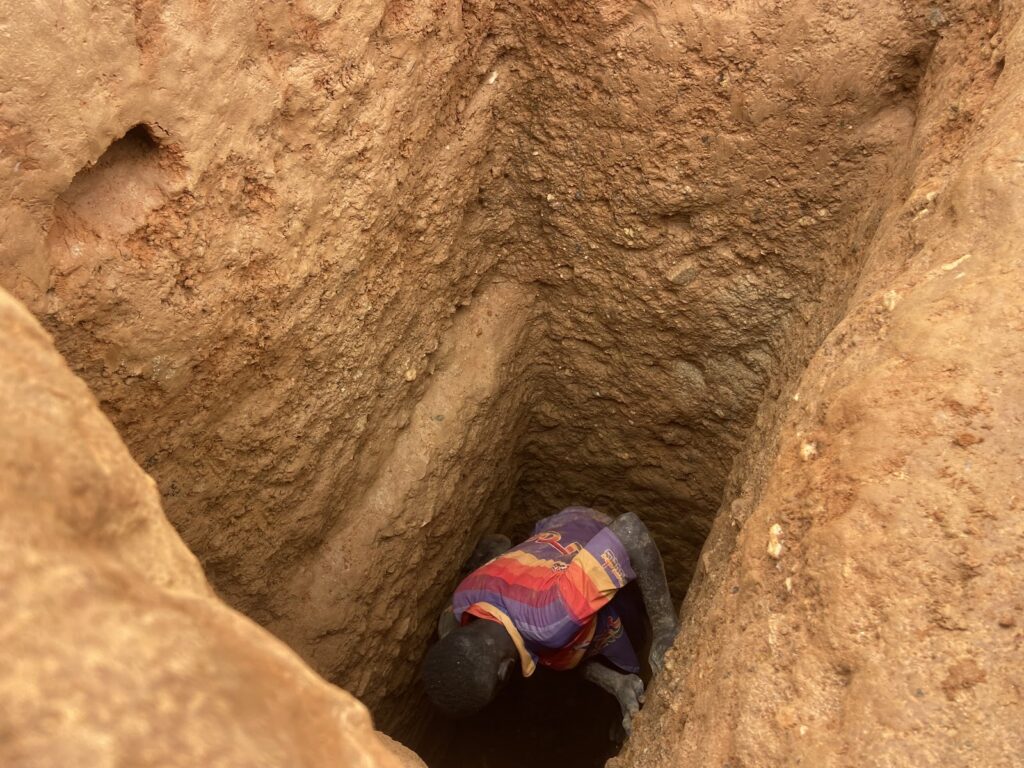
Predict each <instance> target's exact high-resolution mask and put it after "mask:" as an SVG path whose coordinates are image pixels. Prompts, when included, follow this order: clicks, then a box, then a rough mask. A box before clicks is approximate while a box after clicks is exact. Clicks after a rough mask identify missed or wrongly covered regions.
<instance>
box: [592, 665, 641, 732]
mask: <svg viewBox="0 0 1024 768" xmlns="http://www.w3.org/2000/svg"><path fill="white" fill-rule="evenodd" d="M581 674H582V675H583V679H584V680H589V681H590V682H592V683H594V684H595V685H597V686H598V687H599V688H601V689H602V690H605V691H607V692H608V693H610V694H611V695H612V696H614V697H615V698H616V699H617V700H618V702H619V708H620V709H621V710H622V728H623V730H625V731H626V735H627V736H629V734H630V733H632V732H633V715H635V714H636V713H637V712H639V711H640V705H641V704H643V703H644V681H643V680H641V679H640V678H639V677H638V676H637V675H629V674H626V673H625V672H617V671H615V670H614V669H612V668H610V667H606V666H605V665H604V664H601V663H600V662H598V661H588V662H586V663H585V664H584V665H583V669H582V670H581Z"/></svg>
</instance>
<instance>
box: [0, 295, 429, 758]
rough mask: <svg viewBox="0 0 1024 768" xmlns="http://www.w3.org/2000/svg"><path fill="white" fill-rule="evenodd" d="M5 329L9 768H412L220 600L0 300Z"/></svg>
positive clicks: (37, 337) (0, 683)
mask: <svg viewBox="0 0 1024 768" xmlns="http://www.w3.org/2000/svg"><path fill="white" fill-rule="evenodd" d="M0 326H2V328H3V333H4V336H3V339H4V343H3V344H2V345H0V399H2V401H3V403H4V405H5V407H4V408H3V409H2V411H0V434H2V435H3V439H2V440H0V510H2V512H3V513H2V515H0V584H2V585H3V589H0V611H2V613H3V616H4V621H3V625H2V629H0V701H2V702H3V707H2V708H0V733H3V738H2V739H0V763H2V764H3V765H5V766H10V767H11V768H22V767H24V768H29V766H31V767H32V768H43V767H45V766H54V768H57V766H69V765H83V766H84V765H132V766H196V765H210V766H284V765H290V766H298V765H302V766H325V768H326V766H337V765H365V766H381V768H385V766H387V767H392V766H393V767H394V768H398V766H400V765H404V766H409V765H416V764H417V763H418V761H417V762H410V761H409V759H408V756H405V758H404V760H405V762H400V760H399V757H398V756H397V755H398V754H400V753H399V752H398V751H397V750H395V752H394V754H393V751H392V748H390V747H389V746H386V745H385V744H384V742H382V741H381V740H379V739H378V738H377V737H376V736H375V735H374V731H373V727H372V725H371V722H370V717H369V714H368V713H367V711H366V708H365V707H363V706H362V705H361V704H359V703H358V702H357V701H356V700H355V699H353V698H352V697H351V696H349V695H348V694H346V693H344V692H343V691H340V690H339V689H337V688H335V687H333V686H331V685H328V684H327V683H325V682H324V681H323V680H322V679H320V678H318V677H317V676H316V675H315V674H314V673H313V672H312V671H311V670H310V669H309V668H308V667H307V666H306V665H305V664H304V663H303V662H302V661H301V660H300V659H299V658H298V657H297V656H296V655H295V654H294V653H293V652H292V651H290V650H289V649H287V648H286V647H285V646H284V645H283V644H282V643H281V642H280V641H279V640H277V639H275V638H273V637H272V636H270V635H269V634H268V633H267V632H266V631H264V630H262V629H260V628H259V627H257V626H256V625H255V624H254V623H253V622H252V621H251V620H249V619H247V618H245V617H243V616H241V615H240V614H238V613H236V612H235V611H233V610H231V609H230V608H228V607H227V606H225V605H224V604H223V603H222V602H221V601H220V600H218V599H217V598H216V597H214V595H213V593H212V591H211V590H210V588H209V586H208V585H207V583H206V581H205V579H204V578H203V575H202V571H201V569H200V567H199V563H198V562H197V561H196V559H195V557H194V556H193V555H191V554H190V553H189V551H188V550H187V548H186V547H185V545H184V544H183V543H182V542H181V540H180V539H179V538H178V536H177V534H176V533H175V532H174V530H173V529H172V528H171V526H170V524H169V523H168V522H167V520H166V518H165V517H164V516H163V512H162V510H161V509H160V501H159V498H158V495H157V491H156V486H155V483H153V481H152V480H151V479H150V478H149V477H148V476H147V475H146V474H145V473H144V472H142V470H141V469H139V467H138V466H137V465H136V464H135V463H134V462H133V461H132V459H131V457H130V456H129V455H128V451H127V449H126V448H125V446H124V444H123V443H122V442H121V440H120V439H119V438H118V436H117V433H116V432H115V431H114V428H113V426H111V424H110V422H109V421H107V419H106V418H105V417H104V416H103V415H102V414H101V413H100V411H99V408H98V407H97V405H96V401H95V398H94V397H93V396H92V395H91V394H90V393H89V391H88V389H87V388H86V386H85V385H84V384H83V383H82V382H81V381H80V380H78V379H77V378H76V377H75V376H74V375H73V374H72V373H71V372H70V371H69V370H68V368H67V366H66V364H65V363H64V361H63V360H62V359H61V357H60V355H58V354H57V352H56V351H55V350H54V349H53V347H52V345H51V343H50V340H49V339H48V338H47V336H46V334H45V333H44V332H43V331H42V329H41V328H40V327H39V325H38V324H37V323H36V321H35V320H33V319H32V317H31V316H30V315H29V313H28V311H27V310H26V309H25V308H24V307H22V306H21V305H19V304H18V303H17V302H16V301H14V300H13V299H12V298H11V297H10V296H9V295H8V294H7V293H6V292H3V291H0ZM418 764H420V765H422V763H418Z"/></svg>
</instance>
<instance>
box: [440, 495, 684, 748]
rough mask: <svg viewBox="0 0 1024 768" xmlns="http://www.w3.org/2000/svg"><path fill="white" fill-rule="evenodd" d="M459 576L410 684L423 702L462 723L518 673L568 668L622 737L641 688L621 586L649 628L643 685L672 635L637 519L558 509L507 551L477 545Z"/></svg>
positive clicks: (671, 618)
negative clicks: (416, 684) (615, 714)
mask: <svg viewBox="0 0 1024 768" xmlns="http://www.w3.org/2000/svg"><path fill="white" fill-rule="evenodd" d="M469 570H470V572H469V573H468V575H466V577H465V578H464V579H463V580H462V582H461V583H460V584H459V586H458V587H457V588H456V590H455V592H454V594H453V595H452V600H451V604H450V605H449V606H448V607H447V608H446V609H445V611H444V612H443V613H442V614H441V617H440V619H439V621H438V637H439V639H438V641H437V642H436V643H435V644H434V645H433V646H431V648H430V649H429V651H428V652H427V655H426V658H425V660H424V664H423V669H422V674H421V679H422V682H423V686H424V689H425V690H426V693H427V696H428V698H429V699H430V700H431V701H432V702H433V704H434V705H435V706H436V707H437V708H438V709H440V710H442V711H443V712H445V713H446V714H448V715H450V716H453V717H463V716H467V715H470V714H473V713H475V712H477V711H479V710H480V709H482V708H483V707H484V706H486V705H487V704H488V703H490V702H491V701H492V700H493V699H494V697H495V696H496V695H497V693H498V692H499V690H500V689H501V687H502V686H503V684H504V683H505V682H506V681H507V680H508V679H509V678H510V676H511V675H512V673H513V671H514V670H515V668H516V667H517V666H518V668H519V670H520V672H521V673H522V675H523V676H524V677H529V676H531V675H532V674H533V673H534V671H535V670H536V668H537V665H538V664H540V665H543V666H545V667H548V668H550V669H553V670H571V669H579V670H580V671H581V673H582V674H583V676H584V677H585V678H586V679H587V680H589V681H591V682H593V683H595V684H596V685H598V686H599V687H601V688H602V689H604V690H605V691H607V692H608V693H610V694H611V695H613V696H614V697H615V698H616V699H617V700H618V702H619V706H620V708H621V710H622V726H623V729H624V730H625V732H626V734H627V735H628V734H629V733H630V732H631V729H632V718H633V716H634V715H635V714H636V713H637V712H638V711H639V710H640V705H641V704H642V703H643V697H644V684H643V680H642V679H641V677H640V672H641V667H640V663H639V657H638V655H637V651H636V647H637V645H638V640H637V638H636V635H635V633H634V636H633V638H632V639H631V637H630V632H628V631H627V629H628V628H629V627H630V624H631V623H632V622H631V621H630V613H631V608H633V607H634V606H633V605H631V600H630V596H631V593H632V592H635V590H632V589H627V585H629V584H630V583H631V582H633V581H634V580H635V582H636V584H637V585H638V586H639V592H640V597H641V598H642V601H643V609H644V610H645V611H646V614H647V618H648V619H649V621H650V628H651V635H652V640H651V645H650V652H649V654H648V660H649V663H650V667H651V671H652V674H653V675H657V674H658V673H659V672H660V671H661V669H662V667H663V665H664V659H665V653H666V651H667V650H668V649H669V648H670V647H671V645H672V641H673V640H674V638H675V634H676V628H677V622H676V614H675V610H674V608H673V606H672V600H671V597H670V596H669V591H668V583H667V581H666V579H665V568H664V565H663V563H662V560H661V555H660V554H659V552H658V548H657V546H656V545H655V544H654V540H653V539H652V538H651V535H650V532H649V531H648V530H647V527H646V526H645V525H644V524H643V522H641V520H640V518H639V517H637V516H636V515H635V514H633V513H626V514H624V515H621V516H619V517H618V518H615V519H612V518H611V517H609V516H607V515H605V514H603V513H601V512H598V511H597V510H594V509H590V508H587V507H567V508H566V509H563V510H562V511H561V512H559V513H558V514H556V515H553V516H551V517H547V518H545V519H543V520H541V521H540V522H538V523H537V525H536V526H535V527H534V529H533V535H532V536H530V538H529V539H527V540H526V541H525V542H523V543H522V544H520V545H518V546H516V547H512V546H511V541H510V540H509V539H508V538H507V537H504V536H496V535H489V536H485V537H484V538H483V539H482V540H481V542H480V544H479V545H478V546H477V548H476V550H475V552H474V554H473V556H472V557H471V558H470V561H469ZM634 613H636V611H634Z"/></svg>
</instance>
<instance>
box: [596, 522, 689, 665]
mask: <svg viewBox="0 0 1024 768" xmlns="http://www.w3.org/2000/svg"><path fill="white" fill-rule="evenodd" d="M608 527H609V528H610V529H611V530H612V532H614V533H615V535H616V536H617V537H618V538H619V540H620V541H621V542H622V544H623V546H625V548H626V552H627V554H628V555H629V562H630V564H631V565H632V566H633V572H634V573H636V580H637V583H638V584H639V585H640V594H641V595H642V596H643V599H644V608H645V609H646V611H647V618H649V619H650V621H651V629H652V630H653V632H654V640H653V642H652V643H651V655H650V662H651V669H652V671H653V672H654V674H655V675H657V674H659V673H660V672H661V669H662V667H663V666H664V663H665V653H666V651H668V649H669V648H671V647H672V642H673V641H674V640H675V637H676V628H677V620H676V611H675V608H674V607H673V606H672V597H671V596H670V595H669V591H668V580H667V579H666V578H665V565H664V564H663V563H662V561H661V553H659V552H658V547H657V545H656V544H655V543H654V539H652V538H651V533H650V531H648V530H647V526H646V525H644V524H643V522H642V521H641V520H640V518H639V517H637V516H636V515H635V514H634V513H632V512H627V513H626V514H624V515H620V516H619V517H618V518H616V519H615V522H613V523H612V524H611V525H610V526H608Z"/></svg>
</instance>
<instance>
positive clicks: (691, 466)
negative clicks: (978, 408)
mask: <svg viewBox="0 0 1024 768" xmlns="http://www.w3.org/2000/svg"><path fill="white" fill-rule="evenodd" d="M992 14H994V9H988V7H987V6H983V5H978V6H977V7H975V5H973V4H972V5H969V6H966V7H959V6H954V5H953V4H945V5H942V4H938V5H935V6H929V7H924V6H922V7H920V8H912V9H908V8H907V7H906V6H905V5H904V4H902V3H895V2H892V3H888V2H882V3H875V4H872V5H871V6H870V7H859V6H852V5H851V6H849V7H847V6H842V7H838V6H836V7H833V6H827V7H826V6H822V5H819V4H814V3H795V4H794V3H787V4H781V3H756V4H755V3H744V4H740V5H736V4H730V3H712V4H710V5H708V4H705V5H701V6H692V5H689V4H682V3H672V4H668V5H664V6H661V5H659V6H657V7H654V6H644V5H633V4H627V3H619V2H603V3H599V4H597V5H593V4H582V3H570V4H568V5H566V4H560V5H558V6H557V7H554V6H552V4H550V3H530V2H520V3H516V4H513V5H511V6H508V7H502V8H496V7H495V6H494V5H493V4H491V3H446V4H441V5H438V6H436V7H430V8H427V7H425V6H422V4H416V3H401V2H393V3H388V4H384V3H371V2H366V3H360V4H355V5H351V4H348V5H344V6H335V5H334V4H331V3H323V2H318V3H312V2H311V3H305V4H293V5H288V6H283V7H281V8H278V9H272V8H263V7H260V8H258V9H256V10H252V9H248V8H241V7H238V8H233V7H220V8H198V7H195V6H193V5H191V4H188V3H168V4H159V5H158V4H149V3H140V4H137V5H136V6H134V7H133V8H132V9H130V8H127V7H121V6H120V5H117V4H106V5H101V6H98V7H97V9H94V10H93V11H92V12H91V13H88V12H86V11H85V10H71V11H68V12H67V13H64V14H62V15H61V19H60V21H61V23H60V24H58V25H55V24H53V23H52V22H53V21H54V19H48V18H47V17H46V15H45V13H43V14H20V15H18V16H17V17H16V18H15V19H14V20H13V21H12V23H13V24H14V25H16V28H14V29H13V32H14V33H15V34H17V35H18V36H19V37H20V38H21V39H24V40H28V41H32V43H31V46H30V51H31V54H32V61H33V62H35V64H34V69H31V70H30V68H28V67H27V66H26V61H27V60H26V59H24V58H19V56H20V54H19V53H17V52H14V51H7V52H5V54H4V55H5V56H7V57H8V58H9V59H10V60H9V61H5V62H4V64H5V66H6V69H5V71H19V72H22V73H25V77H23V78H22V79H21V80H19V81H18V82H17V84H16V87H15V88H14V89H13V91H12V98H10V99H8V100H6V101H5V104H4V106H3V110H4V111H3V113H2V114H0V120H2V125H3V126H4V127H5V132H4V134H3V136H4V141H5V146H8V147H10V148H11V149H12V150H13V151H11V152H5V154H4V155H3V156H2V157H0V164H2V165H0V170H2V172H3V175H4V178H5V179H7V184H8V186H9V189H10V191H11V197H10V200H9V202H8V203H7V204H6V205H5V207H4V210H3V213H4V217H3V218H4V221H3V225H2V226H3V227H4V237H3V242H4V246H3V247H4V250H5V257H9V258H5V261H4V266H3V271H2V272H0V280H2V281H3V285H4V286H5V287H7V288H9V289H11V290H12V291H13V292H14V293H15V294H16V295H17V296H18V297H19V298H21V299H22V300H23V301H25V302H26V304H28V306H29V307H30V308H31V309H32V310H33V311H34V312H35V313H36V315H37V316H38V317H40V318H41V319H42V320H43V322H44V324H45V325H46V327H47V328H48V329H49V330H50V331H51V332H52V333H53V334H54V337H55V339H56V342H57V345H58V348H59V349H60V350H61V352H62V353H63V354H64V355H65V356H66V357H67V359H68V360H69V361H70V363H71V364H72V366H73V368H74V370H75V371H76V372H77V373H78V374H79V375H81V376H82V377H83V378H84V379H85V380H86V381H87V382H88V384H89V386H90V387H91V388H92V389H93V391H94V392H96V394H97V396H98V397H99V398H100V401H101V404H102V406H103V408H104V410H105V411H106V413H107V414H108V415H109V416H110V417H111V419H112V420H113V421H114V423H115V424H116V426H117V427H118V429H119V431H120V432H121V433H122V435H123V436H124V438H125V440H126V442H127V444H128V446H129V448H130V449H131V451H132V454H133V456H134V457H135V458H136V459H137V460H138V461H139V463H140V464H141V465H142V466H143V467H144V468H145V469H146V470H147V471H148V472H150V473H151V474H152V475H153V477H154V478H155V479H156V481H157V483H158V484H159V487H160V490H161V494H162V497H163V499H164V504H165V508H166V511H167V514H168V517H169V518H170V519H171V521H172V522H173V523H174V525H175V526H176V528H177V529H178V531H179V532H180V533H181V535H182V537H183V538H184V539H185V541H186V542H187V543H188V545H189V547H190V548H191V549H192V550H193V551H194V552H195V553H196V554H197V555H198V556H199V558H200V560H201V561H202V563H203V566H204V568H205V570H206V573H207V575H208V577H209V578H210V580H211V582H212V583H213V585H214V587H215V588H216V590H217V591H218V593H219V594H220V595H221V596H222V597H223V598H224V599H225V600H226V601H228V602H229V603H230V604H231V605H233V606H235V607H237V608H238V609H240V610H242V611H243V612H245V613H246V614H248V615H249V616H251V617H253V618H254V619H256V620H257V621H258V622H260V623H261V624H263V625H264V626H266V627H268V628H269V629H271V630H272V631H273V632H274V633H275V634H277V635H278V636H279V637H281V638H282V639H284V640H285V641H286V642H288V643H289V644H290V645H291V646H292V647H293V648H295V649H296V650H297V651H298V652H299V653H300V654H301V655H302V656H303V657H304V658H305V659H306V660H307V661H309V662H310V664H311V665H312V666H313V667H314V668H315V669H316V670H317V671H319V672H320V673H321V674H323V675H325V676H326V677H328V679H330V680H332V681H335V682H338V683H339V684H341V685H343V686H345V687H346V688H347V689H348V690H350V691H352V692H353V693H355V694H356V695H357V696H359V697H360V698H361V699H362V700H364V701H365V702H366V703H368V704H369V705H370V706H371V708H372V709H374V710H375V712H376V713H377V714H378V715H379V716H381V717H382V718H383V719H384V720H385V721H387V722H395V723H397V722H400V721H401V719H402V717H403V715H404V714H405V712H404V711H403V707H402V704H401V702H403V701H404V700H406V698H407V697H406V695H405V694H406V692H407V691H408V689H409V685H410V684H411V682H412V680H413V677H414V674H415V669H416V665H417V663H418V660H419V658H420V656H421V654H422V651H423V649H424V647H425V644H426V642H427V641H428V638H429V634H430V630H431V626H432V617H433V616H434V615H435V614H436V611H437V610H438V608H439V606H440V604H441V603H442V601H443V599H444V596H445V593H446V592H447V590H448V589H450V587H451V586H452V581H453V579H454V574H455V569H456V568H457V567H458V564H459V563H460V562H461V560H462V558H463V557H464V556H465V554H466V552H467V551H468V549H469V548H470V547H471V546H472V543H473V541H474V540H475V537H476V536H477V535H478V534H479V533H482V532H484V531H485V530H488V529H491V528H494V527H504V528H506V529H507V530H511V531H517V530H522V529H523V528H524V527H525V526H526V525H527V524H528V521H529V520H530V519H531V518H534V517H536V516H538V515H540V514H543V513H544V512H546V511H549V510H551V509H554V508H557V507H558V506H561V505H564V504H566V503H569V502H582V503H589V504H593V505H597V506H600V507H602V508H604V509H607V510H609V511H613V512H620V511H625V510H634V511H637V512H638V513H640V514H641V516H642V517H644V519H645V520H646V521H647V522H648V523H649V525H650V526H651V528H652V529H653V531H654V532H655V535H656V537H657V538H658V541H659V545H660V546H661V548H662V549H663V551H664V553H665V556H666V560H667V562H668V563H669V566H670V571H671V576H672V587H673V591H674V593H675V594H676V596H677V597H678V598H680V599H681V598H682V596H683V595H684V594H685V592H686V589H687V586H688V584H689V583H690V581H691V579H692V577H693V574H694V573H695V570H696V569H697V563H698V554H699V552H700V550H701V547H702V545H703V543H704V540H705V537H706V536H707V534H708V532H709V531H710V530H711V526H712V522H713V520H714V519H715V515H716V513H717V511H718V509H719V506H720V504H721V502H722V499H723V496H724V497H725V498H726V502H727V503H729V504H731V502H732V500H733V499H734V498H735V497H737V496H739V492H738V490H737V489H738V488H739V487H740V486H742V482H743V479H744V477H745V476H746V475H747V474H749V473H753V474H756V473H757V472H758V471H763V470H761V469H759V465H758V463H757V462H756V461H750V460H746V459H749V457H750V455H751V454H750V453H749V452H750V451H751V450H752V448H751V446H758V447H762V448H770V447H771V444H772V441H773V439H772V437H771V435H772V434H773V431H772V429H771V425H772V423H773V418H774V416H773V415H772V414H774V413H775V410H774V409H773V405H772V403H774V402H775V401H776V400H777V399H779V398H780V397H781V396H782V395H783V394H784V393H786V392H787V391H788V390H787V382H790V381H791V380H792V379H793V377H794V376H795V375H796V374H798V373H799V371H800V370H801V369H802V367H803V365H804V364H805V363H806V360H807V359H808V357H809V356H810V354H811V352H812V351H813V349H814V348H815V346H816V345H817V344H818V343H819V341H820V340H821V338H822V337H823V336H824V334H825V333H826V332H827V330H828V329H829V328H830V327H831V326H832V324H834V323H835V322H836V321H837V320H838V319H839V318H840V317H841V316H842V314H843V311H844V307H845V300H846V296H847V294H848V292H849V290H850V289H851V287H852V285H853V282H854V280H855V278H856V276H857V274H858V270H859V268H860V265H861V264H862V262H863V259H864V255H865V253H866V252H867V251H868V248H869V243H870V241H871V238H872V237H873V235H874V233H875V231H876V228H877V226H878V223H879V221H881V220H882V219H883V215H884V212H885V211H886V210H887V206H892V205H894V204H896V203H898V202H901V201H902V199H903V197H904V196H905V195H906V194H907V193H908V191H909V189H910V181H909V180H910V173H911V169H912V168H913V167H915V166H914V165H913V164H914V163H915V162H918V161H919V160H920V157H919V155H920V154H921V152H920V150H919V148H915V145H914V143H913V136H914V130H915V124H916V121H917V119H918V114H919V111H920V109H921V100H920V99H921V93H920V91H919V83H920V80H921V77H922V76H923V75H924V73H925V71H926V68H927V66H928V64H929V61H930V58H931V56H932V51H933V49H934V46H935V45H936V44H938V43H939V42H940V40H942V39H944V38H949V39H951V40H953V41H954V42H955V44H956V45H961V44H962V45H964V46H965V47H966V45H967V43H965V42H963V40H964V39H967V40H969V42H970V43H971V44H972V45H973V44H974V43H975V42H976V41H975V40H974V38H973V37H971V36H970V35H966V34H961V32H960V31H958V30H961V29H963V28H971V29H975V28H976V29H977V30H979V33H978V37H979V38H985V32H986V31H987V29H988V26H987V25H989V24H990V23H991V21H990V16H991V15H992ZM100 17H102V18H100ZM101 22H102V23H101ZM986 39H987V38H986ZM82 40H85V41H87V42H84V43H83V42H81V41H82ZM965 49H966V48H965ZM953 50H957V49H956V48H953ZM966 66H967V67H971V68H973V69H972V70H971V71H973V72H974V73H975V75H976V82H965V83H960V85H959V88H960V91H959V92H957V93H960V94H963V96H962V97H961V96H959V95H957V96H956V107H957V110H958V116H954V118H951V119H953V120H967V119H968V118H966V117H964V115H965V114H969V111H970V109H971V106H972V104H973V103H974V102H973V101H972V99H975V97H976V94H982V93H984V92H985V91H986V88H987V87H988V82H987V81H986V78H987V77H988V73H987V70H986V67H988V66H989V64H988V63H987V62H986V61H984V60H983V59H981V58H977V57H976V56H975V57H974V58H969V59H968V61H967V64H966ZM51 80H52V81H54V82H58V83H59V85H58V86H57V87H55V88H53V89H50V90H43V89H41V88H39V87H37V86H38V83H42V82H44V81H47V82H48V81H51ZM40 94H43V95H40ZM933 98H934V99H935V100H936V101H937V102H942V103H943V105H945V102H946V101H948V100H950V98H951V97H950V89H946V90H945V91H944V90H942V89H938V90H937V92H936V93H935V94H933ZM926 106H927V107H928V108H929V109H939V107H935V106H932V105H930V104H927V105H926ZM942 108H947V107H946V106H943V107H942ZM137 126H138V127H137ZM964 130H966V128H964ZM123 136H126V137H127V139H128V144H125V143H124V142H125V141H126V139H124V138H122V137H123ZM108 148H110V149H108ZM915 152H918V154H917V155H915ZM950 159H952V158H951V157H946V158H940V160H944V161H949V160H950ZM97 161H98V162H97ZM938 161H939V160H936V161H935V162H938ZM94 163H95V165H93V164H94ZM96 179H99V181H98V182H97V181H96ZM123 179H137V180H140V181H139V182H138V183H139V185H140V189H142V190H143V192H142V194H140V195H136V196H135V199H140V198H141V199H144V201H145V202H144V204H143V205H141V206H134V207H131V206H128V207H126V206H125V204H124V203H123V202H119V200H118V198H117V196H116V194H114V193H115V192H116V190H117V189H119V188H120V187H119V185H120V184H121V183H123ZM82 189H86V190H91V193H90V194H86V195H83V194H80V191H81V190H82ZM104 189H108V190H111V191H109V192H107V193H104ZM104 194H106V195H107V197H106V198H104V197H103V195H104ZM97 196H98V197H97ZM83 198H84V199H85V200H86V203H85V204H83V203H82V202H81V201H82V200H83ZM759 409H760V412H761V416H760V422H758V421H756V420H757V419H758V413H759ZM755 424H758V426H759V430H758V431H755V432H752V429H753V428H754V426H755ZM752 434H753V437H754V441H753V442H752V443H751V442H749V441H750V439H751V436H752ZM745 445H746V446H747V451H748V453H747V454H744V456H745V461H744V462H741V463H740V465H734V459H735V457H736V456H737V455H740V453H741V451H743V449H744V446H745ZM731 471H732V472H733V476H732V479H731V480H730V479H729V478H730V472H731Z"/></svg>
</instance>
